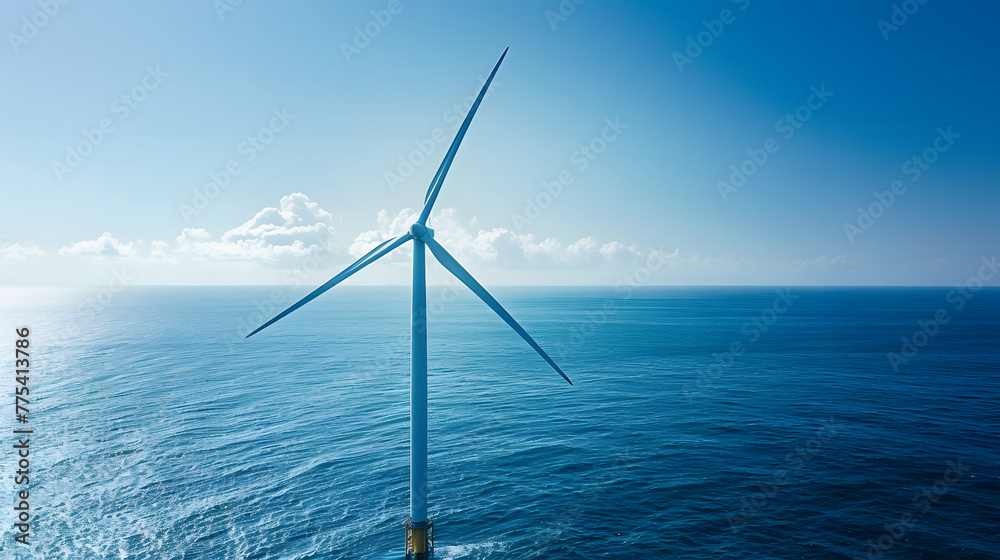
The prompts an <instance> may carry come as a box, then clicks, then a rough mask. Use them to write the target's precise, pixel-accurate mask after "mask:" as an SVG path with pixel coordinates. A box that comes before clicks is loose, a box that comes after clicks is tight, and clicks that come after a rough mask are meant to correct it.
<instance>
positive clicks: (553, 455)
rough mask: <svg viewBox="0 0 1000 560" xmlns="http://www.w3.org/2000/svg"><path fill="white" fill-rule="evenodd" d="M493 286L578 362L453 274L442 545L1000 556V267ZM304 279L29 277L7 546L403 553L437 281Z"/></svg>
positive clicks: (10, 410) (538, 552) (441, 342)
mask: <svg viewBox="0 0 1000 560" xmlns="http://www.w3.org/2000/svg"><path fill="white" fill-rule="evenodd" d="M491 291H492V292H493V293H494V295H496V297H497V299H498V300H499V301H500V302H501V303H503V304H504V305H505V306H506V307H507V309H508V310H509V311H510V312H511V314H512V315H513V316H514V317H515V318H517V319H518V320H519V321H520V322H521V324H522V325H524V327H525V328H526V329H527V330H528V332H529V333H531V334H532V335H533V336H534V338H535V339H536V340H537V341H538V342H539V344H540V345H541V346H542V347H543V348H545V349H546V350H548V351H549V353H550V354H551V355H552V356H553V358H554V359H555V360H556V361H557V362H558V363H559V364H560V366H561V367H562V368H563V369H564V370H565V371H566V373H567V374H568V375H569V376H570V377H571V378H572V379H573V382H574V385H572V386H570V385H568V384H567V383H565V382H564V381H563V380H562V379H561V378H560V377H559V375H558V374H556V373H555V372H554V371H552V369H551V368H550V367H549V366H548V365H547V364H546V363H545V362H544V361H543V360H542V359H541V358H540V357H539V356H538V355H537V354H535V353H534V351H532V350H531V348H529V347H528V346H527V345H526V344H524V342H523V341H522V340H521V339H520V338H519V337H518V336H517V335H516V334H515V333H514V332H513V331H512V330H511V329H510V328H509V327H508V326H507V325H505V324H504V323H503V322H502V321H501V320H500V319H499V318H497V317H496V316H495V315H494V314H493V313H492V311H490V310H489V309H488V308H487V307H486V306H485V305H484V304H483V303H482V302H480V301H479V300H477V299H476V298H475V297H474V296H473V295H472V294H471V293H469V292H468V291H467V290H465V289H464V288H462V289H461V290H459V289H456V288H454V287H448V286H445V287H435V286H431V287H429V288H428V304H429V326H428V333H429V334H428V337H429V369H430V378H429V448H430V458H429V490H428V491H429V504H430V505H429V510H430V515H431V518H432V519H433V521H434V526H435V549H434V558H437V559H439V560H452V559H454V560H459V559H470V560H471V559H479V560H486V559H490V560H493V559H502V558H511V559H515V558H516V559H522V558H539V559H571V558H617V559H622V558H625V559H631V558H636V559H645V558H653V559H661V558H662V559H666V558H690V559H719V558H731V559H736V558H741V559H742V558H747V559H770V558H775V559H782V558H871V559H876V558H886V559H891V558H901V559H904V558H905V559H951V558H955V559H987V558H1000V445H998V444H1000V439H998V436H997V434H998V433H1000V414H998V413H1000V366H998V364H997V354H998V348H1000V325H998V324H997V320H998V318H1000V289H991V288H984V289H979V290H975V291H974V290H971V289H963V290H956V289H954V288H951V287H940V288H795V287H793V288H790V289H786V288H772V287H753V288H726V287H712V288H709V287H697V288H695V287H670V288H663V287H651V286H643V287H635V288H634V289H628V290H621V289H619V290H614V289H611V288H607V289H604V288H513V287H498V288H493V289H491ZM305 292H306V290H304V289H295V290H293V289H289V288H287V287H273V288H272V287H238V288H225V287H136V286H128V287H125V288H124V289H122V288H121V287H120V286H115V289H114V290H112V289H110V288H104V289H60V288H3V289H2V290H0V309H2V310H3V314H2V316H3V321H2V325H0V326H2V328H3V332H2V333H0V344H2V345H3V346H4V347H5V348H7V349H8V350H6V351H5V355H8V356H12V354H13V348H14V340H15V338H16V336H15V333H14V330H15V328H21V327H25V326H27V327H29V328H30V333H31V334H30V337H29V338H30V341H31V346H30V351H31V377H30V382H29V385H30V391H31V392H30V401H31V402H30V404H29V405H28V406H27V408H28V409H30V420H29V422H28V423H26V424H19V423H18V422H16V421H15V414H14V412H15V411H14V405H13V402H12V401H11V404H9V405H7V406H6V407H4V409H3V412H2V417H3V424H2V425H3V426H4V427H5V428H7V430H8V431H7V433H8V434H11V430H13V429H17V428H19V427H24V426H25V425H27V426H30V428H31V429H32V430H33V433H32V435H31V443H30V445H31V467H30V470H31V477H30V495H31V508H32V509H31V527H30V529H31V538H30V542H31V544H30V546H24V545H22V544H16V543H15V542H14V540H13V531H14V529H13V528H12V525H13V523H15V522H16V519H15V515H16V513H17V512H15V510H13V509H12V506H13V504H14V503H15V491H16V490H17V489H18V487H16V486H15V484H14V483H13V480H14V477H13V475H14V470H15V469H16V465H15V462H16V456H15V453H14V451H13V450H12V448H11V444H16V443H17V441H18V440H17V438H16V437H15V436H13V435H9V436H8V445H6V446H5V447H6V449H7V451H6V452H4V453H2V463H0V464H2V466H3V467H2V468H3V476H4V478H5V480H7V481H8V482H7V485H6V488H7V491H6V494H7V496H6V497H5V500H4V503H5V504H7V506H6V507H4V508H3V510H2V513H0V517H2V520H3V526H4V527H5V531H4V532H5V534H4V535H3V537H2V538H0V556H2V557H3V558H40V559H46V560H48V559H91V558H96V559H103V558H113V559H126V558H128V559H133V558H134V559H202V558H206V559H289V560H305V559H321V558H322V559H326V558H345V559H347V558H350V559H354V558H364V559H366V558H375V559H382V558H401V556H402V549H403V536H404V532H403V522H404V520H405V519H406V518H407V516H408V511H407V507H408V503H409V496H408V492H409V489H408V478H409V475H408V473H409V463H408V461H409V418H408V407H409V377H408V376H409V313H410V309H409V288H408V287H405V286H402V287H352V286H347V287H337V288H336V289H334V290H332V291H330V292H328V293H327V294H325V295H323V296H322V297H320V298H319V299H317V300H316V301H314V302H313V303H311V304H310V305H308V306H306V307H304V308H302V309H300V310H298V311H296V312H295V313H293V314H292V315H290V316H289V317H287V318H286V319H284V320H282V321H281V322H279V323H277V324H275V325H274V326H272V327H270V328H269V329H267V330H266V331H264V332H262V333H260V334H258V335H256V336H254V337H253V338H251V339H249V340H244V339H243V335H245V334H246V333H247V332H248V331H249V329H252V328H253V327H256V326H257V325H259V324H260V323H261V322H262V321H263V320H266V319H267V318H270V317H271V316H272V315H273V314H274V313H276V312H278V311H280V310H281V309H283V308H284V307H285V306H287V305H288V304H289V303H291V302H293V301H294V300H295V299H297V298H298V297H300V296H301V295H304V293H305ZM13 367H14V364H13V363H12V360H8V362H7V364H6V365H5V371H6V372H7V373H6V379H7V380H8V381H7V383H8V388H7V389H5V390H6V391H11V392H12V391H13V389H14V384H15V382H14V379H13V377H14V373H13V371H12V370H13Z"/></svg>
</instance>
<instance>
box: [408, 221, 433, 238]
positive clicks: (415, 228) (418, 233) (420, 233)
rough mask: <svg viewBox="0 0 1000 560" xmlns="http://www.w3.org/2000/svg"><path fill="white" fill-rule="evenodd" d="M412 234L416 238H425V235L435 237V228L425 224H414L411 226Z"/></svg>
mask: <svg viewBox="0 0 1000 560" xmlns="http://www.w3.org/2000/svg"><path fill="white" fill-rule="evenodd" d="M410 235H412V236H413V238H414V239H423V238H424V237H425V236H429V237H434V230H432V229H431V228H429V227H427V226H425V225H424V224H413V225H412V226H410Z"/></svg>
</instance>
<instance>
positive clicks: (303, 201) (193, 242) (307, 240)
mask: <svg viewBox="0 0 1000 560" xmlns="http://www.w3.org/2000/svg"><path fill="white" fill-rule="evenodd" d="M332 221H333V214H331V213H329V212H327V211H326V210H323V209H322V208H320V207H319V204H317V203H315V202H310V201H309V197H307V196H306V195H304V194H302V193H293V194H290V195H288V196H285V197H282V198H281V203H280V208H264V209H263V210H261V211H260V212H257V215H256V216H254V217H253V218H251V219H250V220H247V221H246V222H245V223H243V224H242V225H240V226H238V227H235V228H233V229H230V230H229V231H227V232H225V233H223V234H222V236H221V237H220V238H219V240H217V241H215V240H213V239H212V235H211V234H210V233H209V232H208V231H206V230H204V229H195V228H184V230H183V231H182V232H181V234H180V235H179V236H177V248H176V253H177V254H178V255H183V256H186V257H190V258H194V259H204V260H230V261H233V260H237V261H257V262H260V263H263V264H266V265H269V266H279V267H280V266H289V265H292V264H294V263H295V262H296V261H297V260H299V259H302V258H303V257H307V256H317V255H318V254H320V253H323V252H324V251H332V252H338V251H339V247H337V246H336V245H334V244H333V234H334V228H333V226H331V225H329V224H330V222H332Z"/></svg>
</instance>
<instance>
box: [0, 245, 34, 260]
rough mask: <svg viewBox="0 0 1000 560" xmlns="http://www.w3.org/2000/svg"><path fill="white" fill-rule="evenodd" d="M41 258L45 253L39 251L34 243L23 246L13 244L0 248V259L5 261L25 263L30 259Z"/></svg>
mask: <svg viewBox="0 0 1000 560" xmlns="http://www.w3.org/2000/svg"><path fill="white" fill-rule="evenodd" d="M42 256H45V251H42V250H41V249H39V248H38V246H37V245H35V244H34V243H25V244H24V245H21V244H19V243H14V244H13V245H4V246H3V247H0V257H3V258H5V259H13V260H18V261H26V260H28V259H29V258H31V257H42Z"/></svg>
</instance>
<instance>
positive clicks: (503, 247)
mask: <svg viewBox="0 0 1000 560" xmlns="http://www.w3.org/2000/svg"><path fill="white" fill-rule="evenodd" d="M456 214H457V213H456V211H455V209H454V208H444V209H443V210H441V212H439V213H438V214H436V215H434V216H432V217H431V219H430V224H431V225H432V227H433V229H434V239H436V240H437V241H438V242H439V243H441V245H444V247H445V248H446V249H448V252H449V253H451V254H453V255H454V256H455V258H457V259H459V260H463V259H464V260H466V261H468V260H474V261H479V262H484V263H490V264H495V265H499V266H504V267H521V268H524V267H533V268H544V269H551V268H565V269H581V268H593V267H602V266H605V265H611V264H617V265H621V264H627V263H629V262H633V261H636V260H638V259H640V258H642V257H643V256H644V253H643V252H641V251H640V250H639V249H638V248H636V247H635V246H626V245H624V244H622V243H619V242H616V241H612V242H610V243H603V244H602V243H600V242H598V241H597V240H595V239H594V238H593V237H585V238H583V239H580V240H578V241H576V242H574V243H571V244H570V245H567V246H564V245H563V244H562V243H560V242H559V241H558V240H556V239H555V238H548V239H543V240H536V239H535V237H534V236H533V235H531V234H519V233H515V232H513V231H510V230H508V229H505V228H493V229H491V230H484V229H480V230H478V231H477V232H476V233H472V232H471V231H470V230H469V229H468V228H467V227H466V226H463V225H462V223H461V222H460V221H459V220H458V219H457V216H456ZM416 219H417V213H416V211H414V210H413V209H411V208H407V209H405V210H402V211H401V212H399V213H398V214H397V215H396V216H393V217H390V215H389V213H388V212H386V211H385V210H381V211H379V213H378V223H379V227H378V229H374V230H370V231H366V232H364V233H362V234H360V235H358V236H357V238H355V240H354V243H353V244H352V245H351V248H350V253H351V254H352V255H354V256H355V257H360V256H361V255H363V254H365V253H367V252H368V251H370V250H371V249H372V248H373V247H374V246H375V245H377V244H378V243H379V242H380V241H382V240H383V239H388V238H390V237H396V236H398V235H401V234H402V233H403V232H405V231H406V230H407V229H408V228H409V226H410V224H412V223H413V222H415V221H416ZM475 222H476V220H475V219H472V220H470V221H469V223H468V225H469V226H472V225H474V224H475ZM406 254H407V253H402V255H406Z"/></svg>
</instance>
